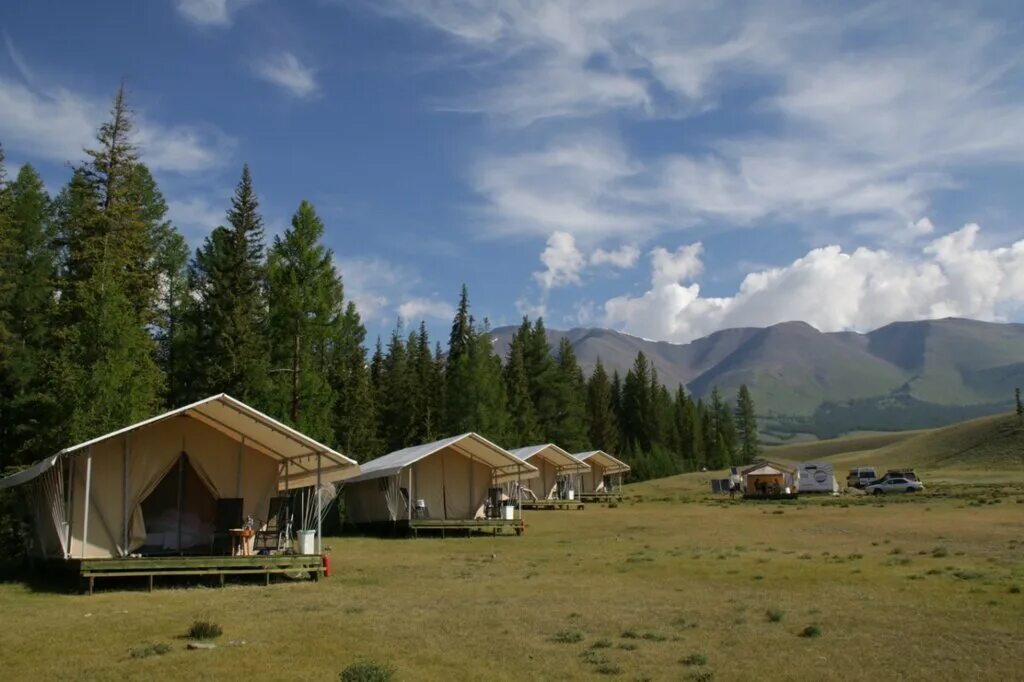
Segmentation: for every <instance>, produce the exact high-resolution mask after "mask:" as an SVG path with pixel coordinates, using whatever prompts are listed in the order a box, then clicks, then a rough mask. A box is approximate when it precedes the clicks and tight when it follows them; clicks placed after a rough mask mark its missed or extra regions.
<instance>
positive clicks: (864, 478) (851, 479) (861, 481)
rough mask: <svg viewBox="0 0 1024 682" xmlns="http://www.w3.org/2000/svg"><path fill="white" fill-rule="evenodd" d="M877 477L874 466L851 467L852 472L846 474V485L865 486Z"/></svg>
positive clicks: (851, 486) (852, 486) (853, 486)
mask: <svg viewBox="0 0 1024 682" xmlns="http://www.w3.org/2000/svg"><path fill="white" fill-rule="evenodd" d="M877 478H878V474H876V473H875V469H874V467H859V468H857V469H850V473H849V474H847V476H846V487H847V488H863V487H864V486H866V485H868V484H870V483H872V482H874V481H875V479H877Z"/></svg>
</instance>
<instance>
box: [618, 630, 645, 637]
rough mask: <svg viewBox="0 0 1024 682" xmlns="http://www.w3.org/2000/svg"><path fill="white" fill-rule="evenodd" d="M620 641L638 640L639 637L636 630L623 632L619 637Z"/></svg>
mask: <svg viewBox="0 0 1024 682" xmlns="http://www.w3.org/2000/svg"><path fill="white" fill-rule="evenodd" d="M619 636H620V637H622V639H640V635H638V634H637V632H636V630H625V631H623V633H622V634H621V635H619Z"/></svg>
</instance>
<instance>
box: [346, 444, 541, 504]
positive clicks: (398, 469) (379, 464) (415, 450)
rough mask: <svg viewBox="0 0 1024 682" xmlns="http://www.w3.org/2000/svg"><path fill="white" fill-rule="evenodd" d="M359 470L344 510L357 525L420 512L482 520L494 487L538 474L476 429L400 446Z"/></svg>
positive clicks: (348, 487) (348, 490) (349, 487)
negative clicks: (435, 439) (432, 440)
mask: <svg viewBox="0 0 1024 682" xmlns="http://www.w3.org/2000/svg"><path fill="white" fill-rule="evenodd" d="M360 469H361V472H360V474H359V475H358V476H354V477H352V478H350V479H348V480H347V481H346V483H345V511H346V514H347V516H348V521H349V523H353V524H367V523H379V522H387V521H390V522H395V521H399V520H401V519H406V520H412V519H413V518H415V515H416V514H417V513H426V514H428V515H429V517H430V518H436V519H445V520H449V519H452V520H454V519H464V520H469V519H475V518H480V517H481V516H483V514H484V509H485V506H486V503H487V500H488V498H487V495H488V492H489V490H490V489H491V488H495V487H496V486H500V485H501V484H503V483H509V482H513V481H522V480H524V479H527V478H529V477H531V476H537V475H538V472H537V469H536V467H534V466H532V465H530V464H527V463H526V462H524V461H522V460H521V459H519V458H518V457H516V456H515V455H513V454H511V453H509V452H508V451H506V450H504V449H502V448H500V447H498V446H497V445H495V444H494V443H492V442H490V441H489V440H487V439H486V438H484V437H483V436H480V435H478V434H476V433H464V434H462V435H459V436H453V437H451V438H445V439H443V440H439V441H435V442H433V443H426V444H424V445H416V446H413V447H410V448H405V449H404V450H398V451H396V452H392V453H390V454H387V455H384V456H383V457H378V458H377V459H374V460H371V461H369V462H365V463H363V464H362V465H361V467H360ZM419 501H422V505H421V507H420V510H422V511H420V512H417V511H416V508H417V507H416V505H417V502H419Z"/></svg>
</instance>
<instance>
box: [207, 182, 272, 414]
mask: <svg viewBox="0 0 1024 682" xmlns="http://www.w3.org/2000/svg"><path fill="white" fill-rule="evenodd" d="M258 207H259V205H258V202H257V200H256V194H255V192H254V191H253V187H252V177H251V175H250V173H249V166H248V165H246V166H244V167H243V168H242V179H241V180H240V181H239V183H238V187H237V188H236V189H235V195H234V197H232V199H231V208H230V210H228V213H227V219H228V223H229V224H230V227H218V228H216V229H214V230H213V232H212V233H210V235H209V236H208V237H207V238H206V240H205V241H204V242H203V246H202V247H201V248H200V249H199V251H197V252H196V255H195V259H194V260H193V264H192V282H193V288H194V292H195V294H194V295H196V296H197V298H198V305H197V317H198V319H197V324H196V328H197V329H198V330H200V334H199V338H198V339H197V345H198V348H199V353H198V354H197V361H198V362H197V366H196V368H195V370H196V373H197V375H198V377H197V378H198V380H197V385H196V388H195V389H194V390H195V393H196V395H194V396H193V397H203V396H205V395H210V394H214V393H222V392H223V393H229V394H231V395H232V396H233V397H235V398H238V399H239V400H242V401H244V402H247V403H249V404H252V405H255V406H257V407H261V406H264V403H265V401H266V398H267V394H268V392H269V374H268V372H269V352H268V346H267V339H266V337H265V335H264V328H265V327H264V324H265V322H266V307H267V306H266V303H265V300H264V292H263V281H264V271H265V265H264V259H263V219H262V218H261V217H260V214H259V210H258Z"/></svg>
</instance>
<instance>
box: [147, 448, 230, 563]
mask: <svg viewBox="0 0 1024 682" xmlns="http://www.w3.org/2000/svg"><path fill="white" fill-rule="evenodd" d="M142 518H143V519H144V520H145V524H146V544H145V545H144V546H143V547H142V548H141V549H140V550H139V551H140V552H141V553H143V554H182V553H188V552H195V551H200V550H201V551H209V549H210V543H211V542H212V539H213V531H214V528H215V526H216V520H217V500H216V498H215V497H214V495H213V493H212V492H210V489H209V488H208V487H207V486H206V483H204V482H203V479H202V478H200V476H199V474H198V473H197V472H196V470H195V468H193V466H192V464H191V463H190V462H189V459H188V455H187V454H185V453H184V452H183V453H181V456H180V457H179V458H178V463H177V464H176V465H175V466H174V467H172V468H171V470H170V471H168V472H167V475H166V476H164V478H163V480H161V481H160V482H159V483H158V484H157V486H156V488H154V489H153V492H151V493H150V494H149V496H148V497H146V499H145V500H143V501H142Z"/></svg>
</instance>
